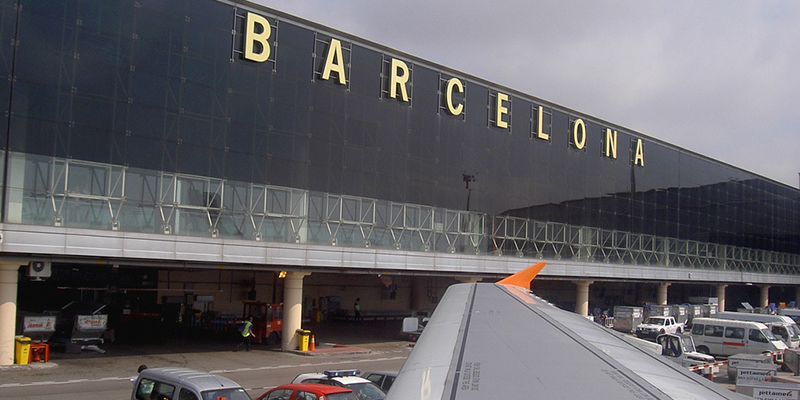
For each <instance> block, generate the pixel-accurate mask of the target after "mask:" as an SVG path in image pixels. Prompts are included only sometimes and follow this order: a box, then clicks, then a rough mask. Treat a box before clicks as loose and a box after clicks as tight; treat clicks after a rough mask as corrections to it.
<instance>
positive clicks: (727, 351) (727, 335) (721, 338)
mask: <svg viewBox="0 0 800 400" xmlns="http://www.w3.org/2000/svg"><path fill="white" fill-rule="evenodd" d="M692 338H694V343H695V345H696V346H697V351H699V352H701V353H705V354H711V355H715V356H732V355H734V354H740V353H746V354H762V353H773V352H778V353H779V354H777V355H775V356H774V357H775V361H776V362H779V363H782V362H783V351H785V350H786V349H787V347H786V345H785V344H783V342H782V341H780V339H778V338H776V337H775V336H774V335H773V334H772V331H770V329H769V328H767V326H766V325H764V324H762V323H760V322H751V321H736V320H732V319H720V318H695V319H694V321H693V322H692Z"/></svg>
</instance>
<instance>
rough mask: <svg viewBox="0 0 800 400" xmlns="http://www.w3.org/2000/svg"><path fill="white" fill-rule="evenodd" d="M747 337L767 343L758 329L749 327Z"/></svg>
mask: <svg viewBox="0 0 800 400" xmlns="http://www.w3.org/2000/svg"><path fill="white" fill-rule="evenodd" d="M748 338H749V339H750V340H752V341H754V342H760V343H767V338H766V336H764V334H763V333H761V331H759V330H758V329H750V334H749V335H748Z"/></svg>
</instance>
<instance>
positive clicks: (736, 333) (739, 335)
mask: <svg viewBox="0 0 800 400" xmlns="http://www.w3.org/2000/svg"><path fill="white" fill-rule="evenodd" d="M725 337H726V338H729V339H744V328H732V327H728V328H725Z"/></svg>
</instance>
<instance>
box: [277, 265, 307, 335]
mask: <svg viewBox="0 0 800 400" xmlns="http://www.w3.org/2000/svg"><path fill="white" fill-rule="evenodd" d="M308 275H311V273H310V272H300V271H294V272H287V273H286V279H284V282H283V335H282V337H281V350H283V351H287V350H294V349H297V343H298V337H297V330H298V329H300V328H301V324H302V322H303V278H305V277H306V276H308Z"/></svg>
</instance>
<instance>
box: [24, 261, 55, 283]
mask: <svg viewBox="0 0 800 400" xmlns="http://www.w3.org/2000/svg"><path fill="white" fill-rule="evenodd" d="M28 276H29V277H31V278H36V279H41V278H49V277H50V261H31V262H30V263H28Z"/></svg>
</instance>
